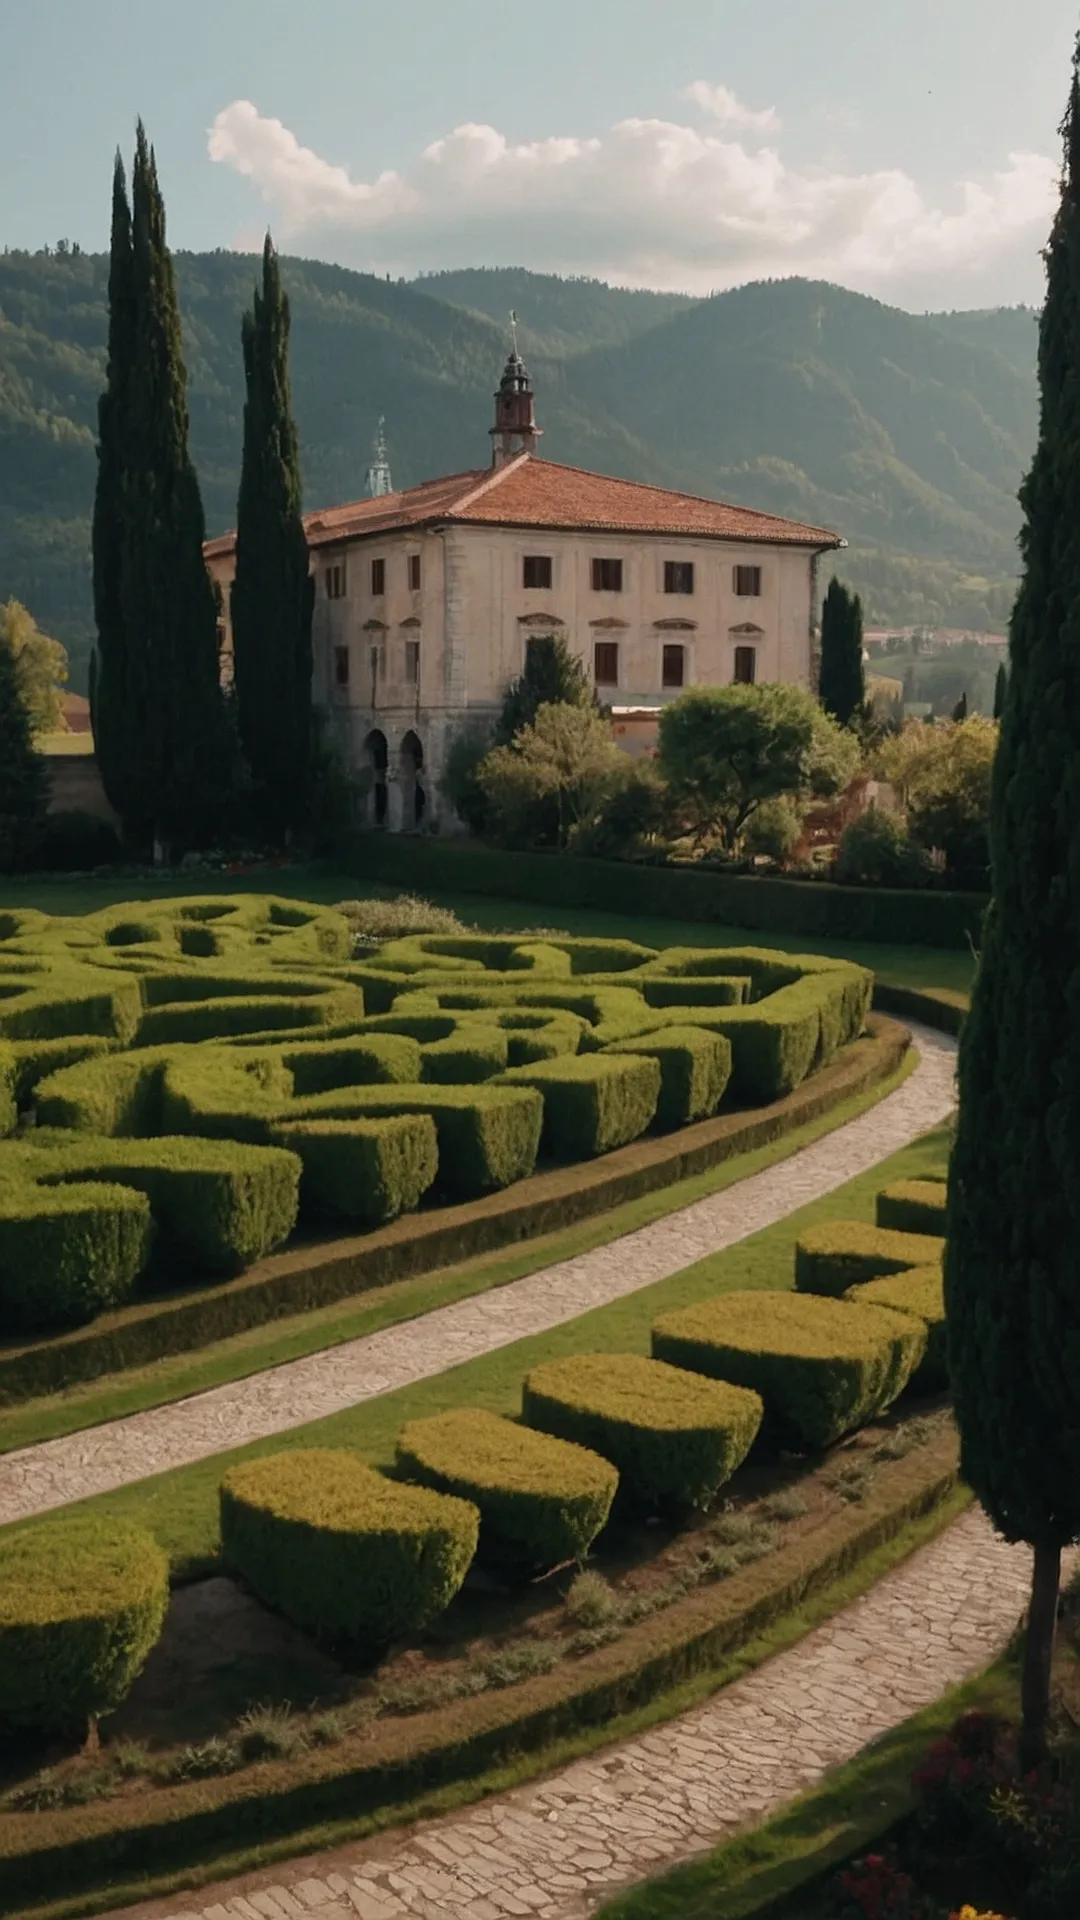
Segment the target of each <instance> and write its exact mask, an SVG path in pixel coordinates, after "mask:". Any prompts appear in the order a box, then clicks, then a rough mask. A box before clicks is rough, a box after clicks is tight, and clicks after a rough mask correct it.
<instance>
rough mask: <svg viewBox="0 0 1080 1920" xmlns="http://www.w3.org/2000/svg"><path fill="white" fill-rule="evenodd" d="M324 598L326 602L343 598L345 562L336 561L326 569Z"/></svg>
mask: <svg viewBox="0 0 1080 1920" xmlns="http://www.w3.org/2000/svg"><path fill="white" fill-rule="evenodd" d="M326 597H327V599H328V600H344V598H345V562H344V560H338V561H336V562H335V563H334V565H333V566H332V567H327V569H326Z"/></svg>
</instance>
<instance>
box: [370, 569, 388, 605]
mask: <svg viewBox="0 0 1080 1920" xmlns="http://www.w3.org/2000/svg"><path fill="white" fill-rule="evenodd" d="M371 591H372V593H373V594H374V596H375V598H376V599H378V598H379V595H380V594H383V593H385V592H386V561H385V560H373V561H372V563H371Z"/></svg>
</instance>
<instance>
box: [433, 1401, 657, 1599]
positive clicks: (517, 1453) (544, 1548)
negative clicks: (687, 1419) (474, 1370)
mask: <svg viewBox="0 0 1080 1920" xmlns="http://www.w3.org/2000/svg"><path fill="white" fill-rule="evenodd" d="M397 1463H398V1467H399V1469H400V1471H401V1472H402V1473H404V1474H406V1475H407V1476H408V1478H409V1479H410V1480H419V1481H421V1482H422V1483H423V1485H425V1486H428V1487H434V1488H435V1489H436V1490H437V1491H439V1492H441V1493H454V1494H460V1495H461V1496H462V1497H463V1498H464V1499H466V1500H471V1501H472V1502H473V1504H474V1506H476V1507H478V1508H479V1511H480V1553H481V1555H482V1556H484V1557H486V1558H489V1559H494V1560H497V1561H498V1562H499V1563H500V1564H503V1565H506V1566H508V1567H510V1568H511V1569H512V1570H514V1571H515V1572H517V1573H524V1574H534V1573H542V1572H545V1571H546V1570H547V1569H548V1568H550V1567H558V1566H562V1565H564V1564H565V1563H566V1562H567V1561H568V1560H583V1559H584V1557H585V1555H586V1554H587V1552H588V1550H589V1548H590V1546H591V1545H592V1542H593V1541H594V1540H595V1538H596V1536H597V1534H598V1533H599V1532H600V1529H601V1528H602V1527H603V1526H604V1524H605V1522H606V1520H607V1517H608V1514H609V1513H610V1511H611V1503H612V1501H613V1499H614V1497H615V1489H616V1487H617V1485H618V1481H619V1475H618V1473H617V1471H616V1469H615V1467H613V1466H612V1465H611V1463H610V1462H609V1461H608V1460H604V1459H601V1458H600V1455H599V1454H598V1453H593V1452H590V1451H588V1450H587V1449H586V1448H585V1447H581V1446H568V1445H567V1443H566V1441H565V1440H555V1439H552V1438H551V1437H550V1436H549V1435H548V1434H541V1433H533V1432H532V1431H531V1429H530V1428H529V1427H523V1426H519V1425H518V1424H517V1422H516V1421H514V1420H504V1419H503V1418H502V1416H501V1415H500V1414H497V1413H487V1412H485V1411H483V1410H482V1409H480V1408H472V1407H463V1408H460V1409H456V1410H454V1411H452V1412H449V1413H436V1414H433V1415H432V1416H431V1417H430V1418H429V1419H425V1420H410V1421H409V1422H408V1424H407V1425H406V1426H404V1427H403V1428H402V1430H401V1432H400V1434H399V1435H398V1441H397Z"/></svg>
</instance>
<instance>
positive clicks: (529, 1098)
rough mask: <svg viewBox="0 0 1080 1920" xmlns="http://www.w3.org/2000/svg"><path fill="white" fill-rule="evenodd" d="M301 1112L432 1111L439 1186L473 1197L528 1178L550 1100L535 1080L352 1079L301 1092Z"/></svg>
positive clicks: (318, 1115) (340, 1116) (346, 1116)
mask: <svg viewBox="0 0 1080 1920" xmlns="http://www.w3.org/2000/svg"><path fill="white" fill-rule="evenodd" d="M292 1112H293V1115H294V1116H295V1118H296V1119H297V1120H351V1119H353V1118H354V1117H356V1116H366V1115H379V1114H392V1113H429V1114H430V1115H431V1117H432V1119H433V1120H434V1122H435V1131H436V1133H437V1135H438V1139H439V1172H438V1187H439V1190H440V1191H441V1192H442V1193H444V1194H445V1195H446V1196H447V1198H448V1199H454V1200H471V1199H474V1198H476V1197H477V1196H478V1195H479V1194H482V1193H494V1192H497V1191H498V1189H499V1188H500V1187H509V1186H511V1185H513V1183H514V1181H515V1180H524V1179H527V1177H528V1175H529V1174H530V1173H531V1172H532V1171H533V1168H534V1167H535V1165H536V1155H537V1151H538V1149H539V1146H540V1128H541V1125H542V1122H543V1118H544V1103H543V1101H542V1100H541V1098H540V1095H539V1094H538V1093H536V1092H535V1091H534V1089H533V1088H531V1087H511V1086H505V1085H503V1084H501V1083H500V1084H497V1085H494V1086H491V1085H488V1086H483V1087H353V1088H349V1089H348V1090H345V1091H342V1092H340V1093H326V1094H317V1095H316V1096H315V1097H314V1098H312V1099H311V1100H298V1101H296V1102H295V1103H294V1106H293V1109H292Z"/></svg>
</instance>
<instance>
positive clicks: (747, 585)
mask: <svg viewBox="0 0 1080 1920" xmlns="http://www.w3.org/2000/svg"><path fill="white" fill-rule="evenodd" d="M735 591H736V593H737V594H738V596H739V598H740V600H756V599H757V597H758V595H759V594H760V592H761V568H760V567H736V569H735Z"/></svg>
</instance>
